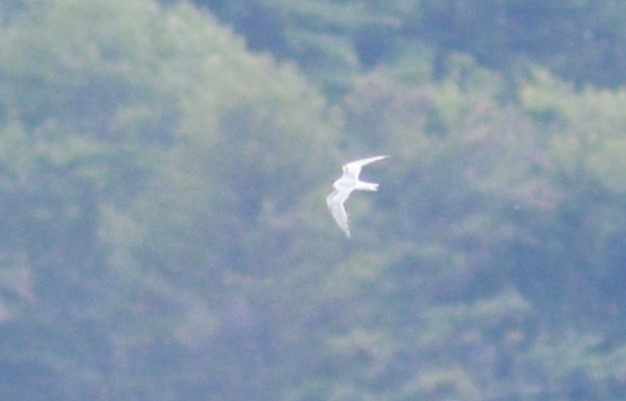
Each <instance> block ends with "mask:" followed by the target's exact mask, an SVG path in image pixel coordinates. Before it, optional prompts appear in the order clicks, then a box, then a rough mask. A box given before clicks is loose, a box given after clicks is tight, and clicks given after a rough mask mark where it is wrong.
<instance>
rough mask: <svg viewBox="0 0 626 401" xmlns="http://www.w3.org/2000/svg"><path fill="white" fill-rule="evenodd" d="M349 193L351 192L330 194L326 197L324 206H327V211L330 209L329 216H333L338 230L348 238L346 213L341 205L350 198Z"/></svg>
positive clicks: (348, 229) (348, 230)
mask: <svg viewBox="0 0 626 401" xmlns="http://www.w3.org/2000/svg"><path fill="white" fill-rule="evenodd" d="M350 192H352V191H348V190H345V191H337V190H335V191H334V192H333V193H332V194H330V195H328V197H327V198H326V204H327V205H328V209H330V214H331V215H332V216H333V218H334V219H335V221H336V222H337V224H338V225H339V228H341V229H342V230H343V232H344V233H346V236H347V237H348V238H350V226H349V225H348V213H347V212H346V209H345V208H344V206H343V204H344V202H345V201H346V199H348V196H350Z"/></svg>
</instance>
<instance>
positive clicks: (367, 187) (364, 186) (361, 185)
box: [354, 181, 378, 192]
mask: <svg viewBox="0 0 626 401" xmlns="http://www.w3.org/2000/svg"><path fill="white" fill-rule="evenodd" d="M354 189H358V190H360V191H372V192H376V191H378V184H376V183H373V182H365V181H359V182H357V184H356V186H355V187H354Z"/></svg>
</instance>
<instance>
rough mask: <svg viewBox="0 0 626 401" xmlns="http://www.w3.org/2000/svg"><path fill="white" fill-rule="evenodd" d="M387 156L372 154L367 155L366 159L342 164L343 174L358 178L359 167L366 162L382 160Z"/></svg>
mask: <svg viewBox="0 0 626 401" xmlns="http://www.w3.org/2000/svg"><path fill="white" fill-rule="evenodd" d="M388 157H389V156H374V157H368V158H367V159H361V160H355V161H353V162H350V163H347V164H344V165H343V174H344V176H349V177H352V178H354V179H355V180H356V179H358V178H359V175H360V174H361V168H362V167H363V166H365V165H367V164H370V163H374V162H376V161H378V160H383V159H386V158H388Z"/></svg>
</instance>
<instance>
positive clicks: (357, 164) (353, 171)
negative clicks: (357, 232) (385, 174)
mask: <svg viewBox="0 0 626 401" xmlns="http://www.w3.org/2000/svg"><path fill="white" fill-rule="evenodd" d="M388 157H389V156H374V157H368V158H367V159H361V160H355V161H353V162H350V163H347V164H344V165H343V175H342V176H341V178H339V179H338V180H335V182H333V188H335V190H334V191H333V193H332V194H330V195H328V197H327V198H326V204H327V205H328V209H330V214H332V216H333V218H334V219H335V221H336V222H337V224H338V225H339V228H341V229H342V230H343V232H344V233H346V236H347V237H348V238H350V226H349V225H348V213H346V209H345V207H344V206H343V204H344V203H345V201H346V199H348V197H349V196H350V193H352V191H354V190H359V191H378V184H374V183H372V182H365V181H361V180H359V175H360V174H361V168H362V167H363V166H365V165H367V164H370V163H374V162H376V161H379V160H383V159H386V158H388Z"/></svg>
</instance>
